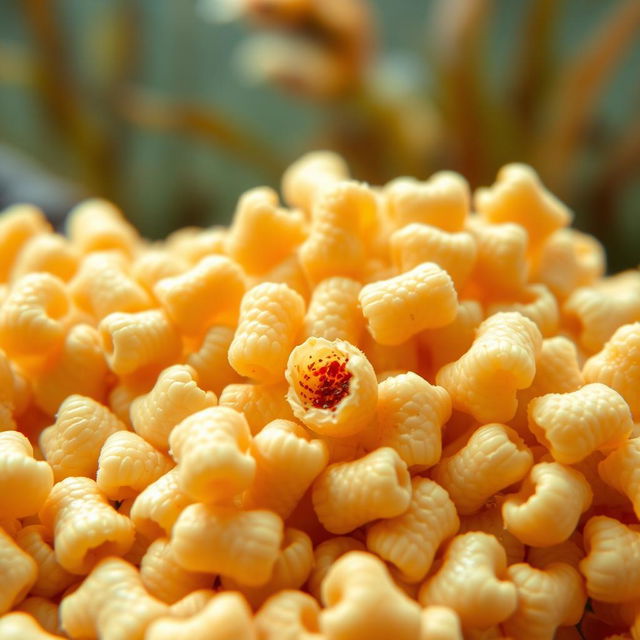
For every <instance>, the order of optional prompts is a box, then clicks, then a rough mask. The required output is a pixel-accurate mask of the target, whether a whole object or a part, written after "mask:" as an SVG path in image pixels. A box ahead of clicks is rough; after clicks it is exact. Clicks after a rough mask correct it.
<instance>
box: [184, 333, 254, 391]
mask: <svg viewBox="0 0 640 640" xmlns="http://www.w3.org/2000/svg"><path fill="white" fill-rule="evenodd" d="M234 333H235V330H234V329H232V328H231V327H226V326H224V325H214V326H213V327H211V328H210V329H209V330H208V331H207V332H206V333H205V335H204V338H203V339H202V341H201V342H200V343H199V344H198V346H197V349H195V348H194V350H193V351H192V352H191V353H189V354H188V355H187V358H186V364H188V365H189V366H191V367H193V368H194V369H195V371H196V372H197V374H198V381H199V385H200V386H201V387H202V388H203V389H205V390H207V391H213V392H214V393H215V394H216V395H220V393H221V392H222V390H223V389H224V387H225V386H226V385H228V384H233V383H238V382H240V381H241V380H242V376H240V375H239V374H238V373H237V371H235V369H234V368H233V367H232V366H231V365H230V364H229V359H228V357H227V353H228V351H229V345H230V344H231V341H232V340H233V335H234Z"/></svg>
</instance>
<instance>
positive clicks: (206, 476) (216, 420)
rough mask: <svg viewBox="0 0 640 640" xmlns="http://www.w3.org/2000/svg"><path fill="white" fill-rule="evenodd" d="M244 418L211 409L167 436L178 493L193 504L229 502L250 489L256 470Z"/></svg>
mask: <svg viewBox="0 0 640 640" xmlns="http://www.w3.org/2000/svg"><path fill="white" fill-rule="evenodd" d="M250 444H251V432H250V431H249V425H248V424H247V421H246V419H245V417H244V416H243V415H242V414H241V413H239V412H237V411H235V410H234V409H229V408H228V407H210V408H208V409H203V410H202V411H198V412H197V413H194V414H192V415H190V416H189V417H188V418H185V419H184V420H183V421H182V422H180V423H179V424H178V425H177V426H176V427H175V428H174V429H173V431H172V432H171V435H170V436H169V446H170V453H171V455H172V456H173V458H174V460H175V461H176V462H177V463H178V482H179V484H180V487H181V489H182V490H183V491H184V492H185V493H186V494H187V495H189V496H190V497H191V498H193V499H194V500H199V501H202V502H216V501H224V500H227V499H231V498H233V497H234V496H236V495H238V494H240V493H242V492H243V491H244V490H245V489H247V488H249V486H250V485H251V483H252V482H253V478H254V475H255V470H256V463H255V460H254V459H253V458H252V457H251V454H250V453H249V446H250Z"/></svg>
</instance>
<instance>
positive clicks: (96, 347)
mask: <svg viewBox="0 0 640 640" xmlns="http://www.w3.org/2000/svg"><path fill="white" fill-rule="evenodd" d="M108 373H109V369H108V367H107V363H106V361H105V359H104V354H103V352H102V346H101V344H100V335H99V333H98V332H97V330H96V329H95V328H94V327H92V326H90V325H88V324H77V325H75V326H73V327H71V329H70V330H69V332H68V333H67V335H66V336H65V338H64V342H63V343H62V347H61V349H60V350H59V351H57V352H55V353H54V354H52V355H51V356H50V357H49V358H47V360H46V362H45V363H44V364H43V366H42V367H41V368H39V369H38V372H37V373H36V375H35V376H34V377H33V379H32V385H33V399H34V401H35V403H36V404H37V405H38V407H40V408H41V409H42V410H43V411H44V412H45V413H49V414H51V415H53V414H55V413H56V412H57V411H58V409H59V407H60V405H61V403H62V402H63V401H64V400H65V399H66V398H67V397H68V396H70V395H72V394H79V395H82V396H88V397H90V398H93V399H94V400H97V401H98V402H103V401H104V399H105V396H106V393H107V386H108Z"/></svg>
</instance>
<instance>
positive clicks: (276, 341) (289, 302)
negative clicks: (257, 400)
mask: <svg viewBox="0 0 640 640" xmlns="http://www.w3.org/2000/svg"><path fill="white" fill-rule="evenodd" d="M304 308H305V305H304V300H303V299H302V296H300V294H299V293H297V292H295V291H294V290H293V289H290V288H289V287H288V286H287V285H286V284H274V283H268V282H265V283H263V284H259V285H257V286H255V287H253V289H250V290H249V291H248V292H247V293H246V294H245V296H244V297H243V298H242V304H241V305H240V319H239V321H238V327H237V329H236V332H235V335H234V337H233V340H232V341H231V344H230V345H229V362H230V364H231V366H232V367H233V368H234V369H235V370H236V371H237V372H238V373H239V374H240V375H243V376H247V377H249V378H253V379H255V380H258V381H260V382H276V381H278V380H280V379H281V378H282V376H283V373H284V369H285V366H286V363H287V359H288V358H289V354H290V353H291V349H293V347H294V346H295V344H296V341H297V338H298V336H299V335H300V334H301V333H302V324H303V320H304Z"/></svg>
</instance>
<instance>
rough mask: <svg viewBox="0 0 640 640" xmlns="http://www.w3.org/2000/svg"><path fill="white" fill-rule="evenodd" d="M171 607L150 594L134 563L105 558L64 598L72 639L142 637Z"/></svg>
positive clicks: (65, 619) (64, 624)
mask: <svg viewBox="0 0 640 640" xmlns="http://www.w3.org/2000/svg"><path fill="white" fill-rule="evenodd" d="M168 609H169V607H168V606H167V605H166V604H165V603H164V602H161V601H160V600H157V599H156V598H154V597H152V596H150V595H149V594H148V593H147V591H146V590H145V588H144V586H143V585H142V582H141V580H140V575H139V574H138V571H137V569H136V568H135V567H134V566H133V565H131V564H129V563H128V562H125V561H124V560H122V559H121V558H105V559H104V560H102V562H100V564H98V566H96V568H95V569H94V570H93V571H92V572H91V575H89V577H88V578H87V579H86V580H85V581H84V582H83V583H82V584H81V585H80V586H79V587H78V589H77V590H76V591H74V592H73V593H71V594H70V595H68V596H66V597H65V598H63V599H62V602H61V604H60V619H61V621H62V627H63V628H64V629H65V630H66V631H67V633H69V635H70V636H71V637H72V638H101V639H103V640H142V639H143V638H144V634H145V630H146V628H147V627H148V626H149V624H150V623H151V622H152V621H153V620H155V619H156V618H159V617H160V616H162V615H166V614H167V613H168Z"/></svg>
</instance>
